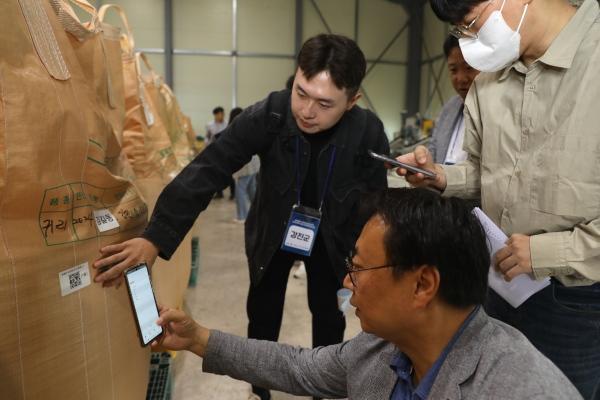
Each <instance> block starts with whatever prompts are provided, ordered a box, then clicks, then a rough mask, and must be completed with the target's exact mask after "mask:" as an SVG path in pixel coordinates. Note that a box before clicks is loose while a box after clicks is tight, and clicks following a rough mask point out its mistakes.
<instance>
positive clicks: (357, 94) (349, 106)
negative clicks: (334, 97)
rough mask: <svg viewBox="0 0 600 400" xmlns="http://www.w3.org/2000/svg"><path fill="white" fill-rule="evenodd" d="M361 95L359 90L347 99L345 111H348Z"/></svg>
mask: <svg viewBox="0 0 600 400" xmlns="http://www.w3.org/2000/svg"><path fill="white" fill-rule="evenodd" d="M361 97H362V94H361V93H360V92H356V94H355V95H354V96H352V98H350V99H348V104H347V105H346V111H349V110H350V109H351V108H352V107H354V106H355V105H356V102H357V101H358V100H359V99H360V98H361Z"/></svg>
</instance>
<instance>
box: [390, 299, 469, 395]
mask: <svg viewBox="0 0 600 400" xmlns="http://www.w3.org/2000/svg"><path fill="white" fill-rule="evenodd" d="M479 308H480V306H477V307H475V308H474V309H473V311H471V313H470V314H469V316H468V317H467V318H466V319H465V320H464V322H463V323H462V325H461V326H460V328H458V330H457V331H456V333H455V334H454V336H452V339H450V341H449V342H448V344H447V345H446V347H445V348H444V350H443V351H442V352H441V353H440V355H439V356H438V358H437V360H435V362H434V363H433V365H432V366H431V368H429V370H428V371H427V373H426V374H425V376H424V377H423V379H421V382H419V385H418V386H417V387H416V388H415V387H414V385H413V381H412V370H413V366H412V362H411V361H410V359H409V358H408V357H407V356H406V355H405V354H404V353H398V354H397V355H396V356H395V357H394V358H393V360H392V363H391V364H390V367H391V368H392V369H393V370H394V372H395V373H396V375H398V381H397V382H396V386H395V387H394V391H393V392H392V395H391V396H390V400H425V399H427V396H429V392H430V390H431V388H432V387H433V383H434V382H435V379H436V378H437V375H438V372H439V371H440V368H442V364H444V360H446V357H447V356H448V353H450V350H452V347H453V346H454V344H455V343H456V341H457V340H458V339H459V338H460V336H461V335H462V334H463V332H464V331H465V329H466V328H467V326H469V324H470V323H471V321H472V320H473V318H474V317H475V315H476V314H477V311H479Z"/></svg>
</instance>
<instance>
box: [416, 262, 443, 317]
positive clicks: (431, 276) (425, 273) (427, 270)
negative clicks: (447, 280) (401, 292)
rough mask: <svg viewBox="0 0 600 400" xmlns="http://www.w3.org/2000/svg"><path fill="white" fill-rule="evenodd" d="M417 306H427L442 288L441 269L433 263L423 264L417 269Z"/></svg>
mask: <svg viewBox="0 0 600 400" xmlns="http://www.w3.org/2000/svg"><path fill="white" fill-rule="evenodd" d="M414 272H415V275H414V278H415V286H414V288H415V292H414V294H413V296H414V301H415V306H416V307H421V308H424V307H426V306H427V305H428V304H429V303H430V302H431V301H432V300H433V299H434V298H435V297H436V295H437V293H438V290H439V288H440V271H438V269H437V268H436V267H434V266H431V265H422V266H420V267H418V268H417V269H416V270H415V271H414Z"/></svg>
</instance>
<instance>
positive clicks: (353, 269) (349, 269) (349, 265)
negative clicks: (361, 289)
mask: <svg viewBox="0 0 600 400" xmlns="http://www.w3.org/2000/svg"><path fill="white" fill-rule="evenodd" d="M354 256H355V253H354V251H351V252H350V255H349V256H348V257H346V273H347V274H348V276H350V281H351V282H352V286H354V287H358V286H357V285H356V277H355V276H354V274H356V273H357V272H362V271H369V270H373V269H382V268H391V267H393V266H394V265H380V266H378V267H363V266H362V265H359V264H356V263H355V262H354V261H352V260H353V259H354ZM357 267H358V268H357Z"/></svg>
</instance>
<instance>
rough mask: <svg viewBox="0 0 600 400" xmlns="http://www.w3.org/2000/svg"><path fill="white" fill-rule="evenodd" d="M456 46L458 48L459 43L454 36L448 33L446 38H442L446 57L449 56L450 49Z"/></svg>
mask: <svg viewBox="0 0 600 400" xmlns="http://www.w3.org/2000/svg"><path fill="white" fill-rule="evenodd" d="M454 48H458V49H459V50H460V45H459V44H458V39H457V38H456V37H455V36H452V35H448V37H447V38H446V40H444V55H445V56H446V59H448V57H450V52H451V51H452V49H454Z"/></svg>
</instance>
